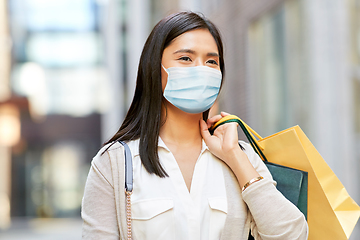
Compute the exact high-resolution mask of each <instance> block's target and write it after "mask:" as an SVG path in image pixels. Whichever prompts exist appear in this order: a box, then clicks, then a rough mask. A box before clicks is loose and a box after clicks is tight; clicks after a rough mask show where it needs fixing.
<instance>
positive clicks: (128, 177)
mask: <svg viewBox="0 0 360 240" xmlns="http://www.w3.org/2000/svg"><path fill="white" fill-rule="evenodd" d="M119 143H121V145H123V146H124V149H125V193H126V224H127V239H128V240H131V239H132V225H131V194H132V192H133V166H132V156H131V151H130V148H129V146H128V145H127V144H126V143H125V142H123V141H119Z"/></svg>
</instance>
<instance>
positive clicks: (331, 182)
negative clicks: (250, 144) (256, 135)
mask: <svg viewBox="0 0 360 240" xmlns="http://www.w3.org/2000/svg"><path fill="white" fill-rule="evenodd" d="M258 143H259V144H260V146H261V147H262V148H263V153H264V154H265V156H266V158H267V159H268V161H269V162H273V163H276V164H280V165H284V166H288V167H291V168H296V169H299V170H302V171H306V172H308V217H307V221H308V225H309V239H310V240H318V239H329V240H331V239H334V240H342V239H348V238H349V237H350V234H351V232H352V231H353V229H354V227H355V225H356V222H357V221H358V219H359V216H360V208H359V206H358V205H357V204H356V203H355V201H354V200H353V199H351V197H350V196H349V194H348V193H347V192H346V190H345V188H344V186H343V185H342V184H341V182H340V180H339V179H338V178H337V177H336V175H335V174H334V172H333V171H332V170H331V169H330V167H329V166H328V165H327V163H326V162H325V161H324V159H323V158H322V157H321V155H320V154H319V153H318V151H317V150H316V149H315V147H314V146H313V144H312V143H311V142H310V140H309V139H308V138H307V137H306V135H305V133H304V132H303V131H302V130H301V128H300V127H299V126H295V127H292V128H289V129H286V130H284V131H281V132H279V133H276V134H274V135H271V136H269V137H266V138H263V139H260V140H259V141H258Z"/></svg>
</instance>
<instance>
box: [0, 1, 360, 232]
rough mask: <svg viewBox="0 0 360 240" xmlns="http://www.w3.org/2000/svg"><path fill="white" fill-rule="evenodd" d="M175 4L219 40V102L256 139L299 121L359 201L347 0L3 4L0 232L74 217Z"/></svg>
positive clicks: (359, 87)
mask: <svg viewBox="0 0 360 240" xmlns="http://www.w3.org/2000/svg"><path fill="white" fill-rule="evenodd" d="M178 10H192V11H196V12H202V13H204V14H205V16H206V17H208V18H210V19H211V20H212V21H214V22H215V23H216V24H217V26H218V27H219V29H220V31H221V33H222V35H223V38H224V44H225V60H226V83H225V85H224V88H223V90H222V93H221V95H220V100H219V109H221V110H224V111H227V112H230V113H233V114H236V115H238V116H240V117H241V118H242V119H243V120H245V121H246V122H247V123H248V124H249V125H250V126H252V127H253V128H254V129H256V130H257V131H258V132H259V134H260V135H262V136H267V135H270V134H272V133H275V132H277V131H280V130H283V129H285V128H288V127H291V126H293V125H300V127H301V128H302V129H303V130H304V132H305V133H306V134H307V135H308V137H309V138H310V140H311V141H312V142H313V143H314V145H315V146H316V147H317V149H318V150H319V152H320V153H321V154H322V156H323V157H324V159H325V160H326V161H327V163H328V164H329V165H330V167H331V168H332V169H333V171H334V172H335V173H336V174H337V176H338V177H339V178H340V180H341V181H342V182H343V184H344V185H345V187H346V188H347V190H348V191H349V193H350V195H351V196H352V197H353V198H354V199H355V200H356V201H357V202H358V203H359V202H360V192H359V187H358V186H359V183H360V178H359V177H358V173H359V171H360V166H359V160H360V150H359V149H360V147H359V146H360V71H359V69H360V34H359V33H360V25H359V23H360V21H359V20H360V1H359V0H346V1H343V0H329V1H320V0H77V1H71V0H52V1H44V0H26V1H20V0H11V1H7V5H6V1H4V0H3V1H2V2H0V160H1V161H0V229H1V228H6V227H8V226H9V225H10V216H11V217H12V219H15V218H16V217H33V218H60V217H64V218H79V216H80V204H81V198H82V191H83V187H84V184H85V179H86V175H87V172H88V170H89V164H90V161H91V158H92V156H93V155H94V154H95V153H96V151H97V150H98V148H99V147H100V146H101V144H102V143H103V142H104V141H106V140H107V139H109V138H110V137H111V136H112V135H113V134H114V133H115V132H116V131H117V129H118V127H119V125H120V124H121V121H122V119H123V118H124V114H125V113H126V110H127V108H128V106H129V104H130V102H131V99H132V95H133V91H134V88H135V81H136V74H137V65H138V61H139V57H140V54H141V51H142V47H143V45H144V43H145V40H146V37H147V36H148V34H149V33H150V31H151V29H152V27H153V26H154V25H155V24H156V22H158V21H159V20H160V19H161V18H163V17H164V16H166V15H168V14H170V13H173V12H176V11H178ZM10 35H11V38H10ZM10 39H11V41H10ZM10 49H11V54H10ZM10 65H11V67H10ZM20 225H21V224H20ZM0 231H1V230H0ZM358 232H359V227H357V228H356V230H355V231H354V233H353V235H352V238H351V239H359V238H360V235H359V233H358ZM0 238H1V232H0Z"/></svg>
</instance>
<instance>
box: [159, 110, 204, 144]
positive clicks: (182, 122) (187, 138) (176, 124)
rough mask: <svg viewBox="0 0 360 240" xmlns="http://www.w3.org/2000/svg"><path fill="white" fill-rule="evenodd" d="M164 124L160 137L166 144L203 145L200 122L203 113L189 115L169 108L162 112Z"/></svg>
mask: <svg viewBox="0 0 360 240" xmlns="http://www.w3.org/2000/svg"><path fill="white" fill-rule="evenodd" d="M162 113H163V114H162V118H163V119H162V122H165V123H164V124H163V125H162V126H161V128H160V137H161V139H162V140H163V141H164V142H165V143H170V144H177V145H188V144H194V143H199V142H200V143H201V140H202V137H201V134H200V127H199V121H200V119H201V118H202V113H199V114H189V113H184V112H183V111H181V110H179V109H174V108H171V107H168V109H167V111H166V110H165V108H164V109H163V111H162Z"/></svg>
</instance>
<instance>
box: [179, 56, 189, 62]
mask: <svg viewBox="0 0 360 240" xmlns="http://www.w3.org/2000/svg"><path fill="white" fill-rule="evenodd" d="M178 60H181V61H185V62H191V61H192V60H191V58H189V57H187V56H183V57H180V58H179V59H178Z"/></svg>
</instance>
